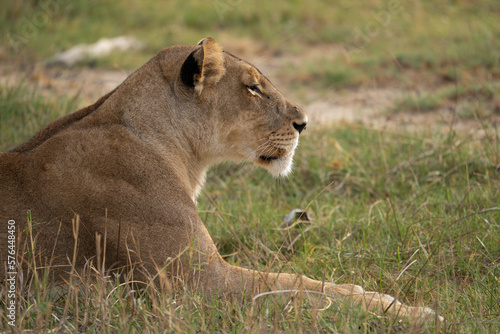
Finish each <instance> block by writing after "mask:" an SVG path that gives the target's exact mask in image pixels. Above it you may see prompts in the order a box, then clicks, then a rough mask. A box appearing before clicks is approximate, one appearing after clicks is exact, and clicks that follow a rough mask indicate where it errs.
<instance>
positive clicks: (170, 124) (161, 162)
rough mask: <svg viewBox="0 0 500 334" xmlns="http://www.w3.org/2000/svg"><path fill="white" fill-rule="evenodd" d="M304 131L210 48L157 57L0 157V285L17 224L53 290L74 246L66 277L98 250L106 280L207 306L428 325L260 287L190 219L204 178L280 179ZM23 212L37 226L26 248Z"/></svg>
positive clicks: (370, 301) (280, 283)
mask: <svg viewBox="0 0 500 334" xmlns="http://www.w3.org/2000/svg"><path fill="white" fill-rule="evenodd" d="M306 124H307V116H306V115H305V113H304V111H303V110H302V109H301V108H300V107H298V106H297V105H295V104H294V103H292V102H290V101H288V100H287V99H286V98H285V97H284V96H283V95H281V94H280V93H279V92H278V91H277V90H276V88H275V87H274V86H273V85H272V84H271V82H270V81H269V80H268V79H267V78H266V77H264V76H263V75H262V73H261V72H259V70H257V69H256V68H255V67H254V66H252V65H250V64H249V63H247V62H246V61H244V60H241V59H239V58H237V57H235V56H233V55H232V54H230V53H228V52H224V51H222V50H221V48H220V47H219V46H218V45H217V44H216V43H215V41H214V40H213V39H212V38H205V39H203V40H202V41H200V42H199V43H198V44H197V45H183V46H173V47H170V48H167V49H164V50H163V51H161V52H160V53H159V54H158V55H157V56H156V57H154V58H152V59H151V60H150V61H149V62H148V63H146V64H145V65H144V66H142V67H141V68H140V69H139V70H137V71H136V72H135V73H133V74H131V75H130V76H129V77H128V78H127V79H126V80H125V81H124V82H123V83H122V84H121V85H119V86H118V87H117V88H116V89H115V90H113V91H112V92H110V93H108V94H107V95H105V96H103V97H102V98H101V99H99V100H98V101H97V102H96V103H95V104H94V105H91V106H89V107H86V108H83V109H81V110H79V111H76V112H74V113H72V114H69V115H67V116H65V117H62V118H60V119H58V120H56V121H54V122H52V123H50V124H49V125H47V126H46V127H45V128H43V129H42V130H41V131H40V132H39V133H37V134H36V135H35V136H34V137H33V138H31V139H30V140H28V141H27V142H25V143H24V144H22V145H20V146H19V147H17V148H14V149H12V150H10V151H8V152H2V153H1V154H0V203H1V206H0V233H1V247H0V252H1V260H2V266H1V269H0V270H1V272H0V273H1V275H0V277H1V278H2V279H3V278H4V277H5V276H6V272H5V265H4V264H5V261H6V260H7V253H6V250H7V247H6V245H7V231H8V222H9V221H15V222H16V224H18V226H17V233H18V242H19V244H22V242H23V240H26V239H28V240H29V241H28V243H29V244H30V245H32V242H31V240H34V242H33V243H34V245H35V246H34V247H35V254H37V259H38V265H40V266H44V265H47V264H50V265H51V266H52V267H53V270H52V272H53V273H54V272H55V273H57V274H56V275H55V276H58V277H59V276H64V275H65V273H67V272H69V271H70V268H71V265H70V262H72V259H73V250H74V246H75V239H77V240H78V243H77V246H78V247H77V248H78V249H77V256H76V257H75V260H76V261H75V263H74V265H75V267H76V268H77V269H78V268H83V267H84V265H85V263H86V262H87V261H88V260H89V259H92V258H94V257H95V256H96V249H101V250H102V249H104V248H105V250H106V251H105V252H104V254H105V256H104V257H103V259H102V261H105V263H106V264H107V265H108V267H114V268H126V267H127V266H128V268H135V269H134V272H137V273H138V275H141V274H143V275H146V274H148V275H150V276H149V277H152V276H154V275H155V274H156V273H158V271H161V270H165V271H166V272H168V273H169V274H170V275H171V276H175V277H183V278H184V279H185V281H186V283H187V284H189V285H190V286H192V287H194V288H196V289H199V290H201V291H203V292H204V293H207V294H212V295H213V294H216V293H217V294H220V295H224V296H227V297H229V296H230V297H231V298H236V299H242V298H244V297H251V296H253V295H255V294H256V293H259V292H263V291H265V290H299V291H315V292H316V293H318V292H324V293H325V294H326V295H328V296H333V297H334V298H339V299H344V298H349V299H350V300H352V301H354V302H355V303H358V304H362V305H364V306H365V307H367V308H369V309H372V310H376V309H378V310H379V311H380V312H385V311H387V312H390V313H398V314H401V315H405V316H409V317H425V316H427V315H430V314H433V311H432V310H431V309H429V308H425V307H411V306H407V305H403V304H401V303H399V302H397V301H395V300H394V298H392V297H391V296H388V295H384V294H379V293H375V292H366V291H364V290H363V288H361V287H359V286H356V285H351V284H343V285H335V284H332V283H328V282H326V283H325V282H320V281H315V280H312V279H310V278H307V277H304V276H296V275H290V274H273V273H260V272H257V271H253V270H249V269H244V268H240V267H236V266H232V265H229V264H228V263H227V262H226V261H224V260H223V259H222V257H221V256H220V255H219V253H218V252H217V248H216V247H215V245H214V243H213V241H212V239H211V238H210V235H209V234H208V232H207V230H206V228H205V226H204V225H203V222H202V221H201V219H200V217H199V216H198V213H197V211H196V196H197V194H198V193H199V191H200V189H201V187H202V185H203V183H204V180H205V174H206V171H207V169H208V168H209V166H211V165H213V164H216V163H219V162H221V161H223V160H233V161H241V160H247V161H251V162H253V163H255V164H256V165H258V166H261V167H263V168H265V169H267V170H268V171H269V172H270V173H271V174H273V175H276V176H279V175H287V174H288V173H290V170H291V166H292V158H293V155H294V150H295V148H296V147H297V143H298V139H299V134H300V133H301V132H302V131H303V130H304V129H305V128H306ZM28 210H30V211H31V214H32V217H33V219H34V220H35V221H36V222H37V223H38V224H37V225H35V226H34V227H33V228H32V231H33V232H32V235H29V229H27V227H26V224H27V223H26V221H27V218H26V213H27V211H28ZM75 214H78V215H79V217H80V219H79V221H80V224H79V225H78V226H79V227H78V226H76V224H75ZM77 227H78V228H77ZM104 243H105V244H104ZM186 250H187V251H186ZM188 253H189V256H187V254H188ZM48 259H50V260H48ZM172 259H173V260H172ZM167 263H170V264H171V265H167V266H166V265H165V264H167ZM174 263H175V265H174Z"/></svg>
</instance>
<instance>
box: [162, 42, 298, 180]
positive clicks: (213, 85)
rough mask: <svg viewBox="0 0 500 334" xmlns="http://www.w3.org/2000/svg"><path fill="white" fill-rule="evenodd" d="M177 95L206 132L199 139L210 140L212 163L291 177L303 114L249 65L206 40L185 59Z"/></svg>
mask: <svg viewBox="0 0 500 334" xmlns="http://www.w3.org/2000/svg"><path fill="white" fill-rule="evenodd" d="M167 50H168V49H167ZM175 91H176V95H177V97H178V98H179V100H181V101H185V103H186V107H187V110H189V114H190V115H191V116H193V117H194V118H196V120H195V121H197V122H198V126H196V128H197V129H200V128H201V129H203V130H201V131H202V132H203V131H209V132H210V133H209V135H205V136H203V138H212V139H210V140H206V139H205V140H206V141H208V142H209V143H205V144H209V146H211V147H210V148H209V149H208V150H209V151H211V152H212V155H213V156H214V157H216V160H220V161H222V160H233V161H241V160H246V161H251V162H253V163H255V164H257V165H258V166H261V167H263V168H265V169H267V170H268V171H269V172H270V173H271V174H273V175H275V176H278V175H282V176H286V175H288V174H289V173H290V171H291V166H292V160H293V155H294V151H295V148H296V147H297V144H298V140H299V134H300V133H301V132H302V130H304V129H305V127H306V124H307V116H306V115H305V113H304V111H303V110H302V109H301V108H300V107H299V106H297V105H296V104H294V103H292V102H290V101H289V100H287V99H286V98H285V97H284V96H283V95H282V94H281V93H280V92H279V91H278V90H277V89H276V88H275V87H274V85H273V84H272V83H271V82H270V81H269V79H267V78H266V77H265V76H264V75H263V74H262V73H261V72H260V71H259V70H258V69H257V68H255V67H254V66H253V65H251V64H249V63H248V62H246V61H244V60H242V59H240V58H238V57H235V56H234V55H232V54H230V53H229V52H225V51H222V50H221V48H220V47H219V46H218V45H217V44H216V43H215V41H214V40H213V39H212V38H205V39H203V40H201V41H200V42H199V43H198V45H197V47H196V48H195V49H194V50H193V51H192V52H190V54H189V55H188V57H187V58H186V59H185V60H184V62H183V64H182V66H181V69H180V72H179V74H178V80H177V83H176V90H175ZM188 105H189V107H188ZM193 114H194V115H193ZM200 122H202V123H200ZM198 131H200V130H198ZM198 135H199V134H198ZM206 149H207V147H205V148H204V149H200V150H198V151H203V150H206Z"/></svg>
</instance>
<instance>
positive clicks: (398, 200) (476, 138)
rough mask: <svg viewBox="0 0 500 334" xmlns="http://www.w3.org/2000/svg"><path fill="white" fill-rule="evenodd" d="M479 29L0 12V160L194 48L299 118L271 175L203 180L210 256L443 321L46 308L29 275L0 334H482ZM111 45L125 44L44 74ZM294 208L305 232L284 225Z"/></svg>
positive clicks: (294, 7)
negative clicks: (47, 127) (141, 71)
mask: <svg viewBox="0 0 500 334" xmlns="http://www.w3.org/2000/svg"><path fill="white" fill-rule="evenodd" d="M499 16H500V3H498V2H497V1H493V0H489V1H488V0H481V1H474V2H469V1H459V0H457V1H440V2H437V1H436V2H433V1H403V0H401V1H389V0H387V1H383V0H372V1H338V2H336V3H334V2H330V3H327V2H325V1H320V0H313V1H307V2H298V1H275V2H265V3H258V2H244V1H240V0H232V1H230V0H227V1H226V0H215V1H169V2H167V1H161V2H155V1H151V0H147V1H132V2H127V3H126V2H116V1H109V0H104V1H99V2H97V1H71V2H70V1H62V0H61V1H35V0H29V1H16V2H14V1H12V2H10V3H8V4H2V11H1V12H0V30H1V32H2V34H1V36H0V39H1V43H0V75H1V79H0V81H1V86H0V108H1V109H0V149H3V150H6V149H9V148H12V147H14V146H15V145H17V144H20V143H21V142H22V141H24V140H26V139H27V138H29V137H30V136H32V135H33V134H34V133H35V132H36V131H37V130H39V129H40V128H41V127H42V126H43V125H44V124H46V123H47V122H49V121H51V120H53V119H55V118H57V117H59V116H61V115H64V114H66V113H68V112H71V111H73V110H76V109H77V108H79V107H82V106H85V105H88V104H89V103H92V102H94V101H95V100H96V99H97V98H98V97H99V96H101V95H102V94H104V93H106V92H107V91H109V90H111V89H112V88H114V86H115V85H117V84H118V83H119V82H120V81H121V80H123V79H124V78H125V77H126V75H127V74H128V73H130V71H132V70H133V69H135V68H137V67H139V66H140V65H141V64H142V63H144V62H145V61H147V60H148V59H149V58H150V57H152V56H153V55H154V54H155V53H156V52H157V51H158V50H160V49H162V48H163V47H166V46H170V45H176V44H183V43H189V44H193V43H196V42H197V41H198V40H200V39H201V38H202V37H205V36H212V37H214V38H215V39H216V40H217V41H219V42H220V43H221V44H222V45H223V46H224V47H225V49H227V50H229V51H232V52H233V53H235V54H236V55H239V56H241V57H242V58H244V59H247V60H249V61H250V62H252V63H254V64H255V65H257V66H258V67H259V68H260V69H261V70H262V71H263V72H264V74H266V75H268V77H270V79H271V80H272V81H273V82H274V83H275V84H276V86H277V87H278V88H279V89H280V90H281V91H283V92H284V93H285V95H287V96H288V97H289V98H290V99H291V100H294V101H296V102H299V103H301V104H302V105H303V106H304V107H305V109H306V111H307V112H308V113H309V115H310V119H311V122H310V123H311V124H310V126H308V129H307V131H305V132H304V134H303V136H302V141H301V145H300V146H299V148H298V151H297V157H296V164H295V168H294V173H293V174H292V176H290V177H289V178H287V179H282V180H276V179H273V178H272V177H270V176H269V175H267V174H266V173H265V172H264V171H262V170H259V169H256V168H255V167H252V166H250V165H248V164H242V165H235V164H223V165H220V166H218V167H215V168H213V169H212V171H211V172H210V175H209V180H208V183H207V186H206V188H205V191H204V192H203V194H202V195H201V196H200V199H199V211H200V215H201V217H202V219H203V221H204V222H205V223H206V225H207V227H208V229H209V231H210V233H211V235H212V237H213V238H214V240H215V241H216V244H217V246H218V248H219V250H220V252H221V254H223V255H224V256H225V257H226V259H227V260H228V261H229V262H231V263H234V264H238V265H241V266H245V267H252V268H259V269H261V270H269V271H283V272H285V271H286V272H296V273H304V274H307V275H309V276H311V277H313V278H316V279H319V280H321V279H324V280H328V281H334V282H338V283H355V284H358V285H361V286H363V287H365V288H366V289H367V290H372V291H380V292H384V293H388V294H392V295H397V296H398V298H399V299H400V300H401V301H403V302H405V303H408V304H412V305H426V306H429V307H432V308H434V309H436V310H437V311H438V312H439V314H440V315H442V316H444V317H445V319H446V320H445V322H443V323H437V324H436V323H435V322H433V321H429V322H426V323H423V324H410V323H408V322H406V321H404V320H401V321H399V320H397V319H393V318H390V317H387V318H386V317H380V316H377V315H376V314H371V313H368V312H365V311H363V310H361V309H359V308H356V307H353V306H351V305H348V304H346V303H336V302H333V303H332V304H331V305H330V307H329V308H327V309H325V310H317V309H316V308H313V307H310V306H309V305H307V303H306V302H304V303H302V301H301V300H300V299H295V300H293V301H291V302H289V301H288V300H281V301H280V300H277V299H276V298H275V297H276V296H267V297H261V298H260V299H259V300H258V302H257V303H252V302H251V301H248V303H247V305H245V306H243V307H242V306H241V305H235V304H230V303H226V302H223V301H218V300H205V299H203V297H202V296H200V295H197V294H196V293H193V292H190V291H177V292H173V291H171V290H170V289H168V286H167V285H165V286H159V287H158V286H157V287H148V288H146V289H142V290H134V286H131V285H120V284H119V283H113V282H111V283H102V282H101V281H100V280H99V279H96V278H95V277H93V278H90V277H75V279H74V282H73V285H74V287H73V288H71V289H70V291H69V292H68V293H67V294H63V295H62V296H57V297H54V295H50V294H49V293H48V290H47V284H46V283H45V282H44V281H43V277H39V278H38V280H34V281H32V282H31V283H27V282H23V283H21V282H18V287H19V290H23V289H24V290H23V291H26V289H27V288H31V292H30V293H23V292H22V291H20V293H19V295H18V296H17V307H18V310H17V320H16V326H15V327H12V326H9V325H8V324H7V321H8V319H7V318H6V315H5V311H6V309H5V304H4V302H5V301H6V300H7V299H6V298H7V297H6V291H5V287H4V288H3V290H2V306H1V309H2V313H0V317H1V323H0V330H1V331H7V332H9V331H10V332H18V331H19V332H22V331H23V330H27V331H32V332H49V331H51V330H53V331H68V332H89V333H91V332H113V333H115V332H123V333H129V332H242V331H243V332H252V333H253V332H361V333H363V332H450V333H455V332H457V333H498V332H500V297H499V296H500V267H499V264H500V226H499V222H500V139H499V133H498V124H497V121H498V120H499V119H500V82H499V78H500V60H499V59H500V21H499V20H498V17H499ZM119 35H128V36H134V37H136V38H138V39H139V40H141V41H142V42H144V45H145V47H144V48H143V49H141V50H138V51H137V50H135V51H127V52H122V53H120V52H114V53H112V54H111V55H109V56H107V57H104V58H100V59H87V60H85V61H84V62H83V63H80V64H79V65H76V66H73V67H71V68H67V67H61V66H51V67H50V66H47V65H46V60H47V59H50V57H52V56H53V55H54V54H56V53H58V52H61V51H64V50H66V49H68V48H70V47H72V46H74V45H75V44H79V43H94V42H95V41H97V40H98V39H99V38H101V37H115V36H119ZM0 186H1V185H0ZM294 208H301V209H307V212H308V213H309V214H310V215H311V216H312V218H313V219H312V221H311V222H297V224H294V225H293V226H288V227H287V226H284V225H283V216H284V215H285V214H286V213H287V212H289V211H290V210H291V209H294ZM0 246H1V247H6V246H4V245H0ZM89 276H95V275H89ZM23 284H24V285H23ZM29 284H30V285H29ZM325 303H326V302H325Z"/></svg>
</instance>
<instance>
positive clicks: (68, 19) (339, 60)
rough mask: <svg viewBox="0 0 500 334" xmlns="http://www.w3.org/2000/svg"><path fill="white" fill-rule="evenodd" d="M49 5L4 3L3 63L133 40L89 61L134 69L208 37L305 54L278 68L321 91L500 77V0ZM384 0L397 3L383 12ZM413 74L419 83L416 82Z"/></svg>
mask: <svg viewBox="0 0 500 334" xmlns="http://www.w3.org/2000/svg"><path fill="white" fill-rule="evenodd" d="M51 3H52V4H53V5H52V6H51V7H47V6H46V5H44V4H45V2H44V1H37V0H24V1H15V2H9V3H7V4H5V5H4V6H3V7H2V13H1V14H0V32H1V35H0V42H1V45H3V46H4V47H3V48H2V49H0V55H2V56H3V58H4V59H6V60H11V61H16V62H28V63H32V62H33V61H43V60H46V59H48V58H49V57H51V56H52V55H54V54H55V53H57V52H61V51H63V50H66V49H68V48H70V47H72V46H74V45H75V44H79V43H93V42H95V41H97V40H98V39H99V38H102V37H114V36H118V35H132V36H135V37H137V38H138V39H140V40H142V41H144V42H145V44H146V48H145V49H144V50H142V51H140V52H126V53H114V54H112V55H111V56H109V57H107V58H104V59H101V60H97V61H95V62H91V63H92V64H93V65H97V66H100V67H106V68H116V67H117V68H127V69H135V68H137V67H138V66H140V65H141V64H143V63H144V62H145V61H146V60H147V59H149V58H150V57H151V55H152V54H154V53H155V52H157V51H158V50H160V49H162V48H164V47H166V46H171V45H176V44H185V43H188V44H193V43H196V42H197V41H198V40H199V39H201V38H202V37H205V36H207V35H210V36H212V37H215V38H216V40H219V41H220V42H221V43H222V45H224V42H225V41H226V42H227V43H228V44H231V43H230V42H231V41H235V40H238V39H240V38H241V37H249V38H251V39H254V40H255V41H259V42H263V43H264V46H265V47H266V49H267V50H269V51H275V52H276V51H277V52H285V53H286V54H290V53H292V54H295V55H301V57H304V58H306V60H305V61H303V62H301V63H300V64H297V63H296V62H290V63H288V62H285V63H283V64H282V65H283V66H284V70H283V73H284V74H287V73H288V74H289V76H288V79H289V80H292V81H295V82H296V83H299V84H300V83H301V79H304V82H303V84H308V83H309V82H311V81H312V84H313V85H314V86H315V88H321V89H325V88H327V87H331V88H338V87H339V86H345V87H351V86H352V85H355V84H358V83H359V82H366V81H367V80H368V81H370V82H372V83H376V84H378V85H382V84H387V83H391V82H392V83H393V82H394V80H396V81H398V82H401V81H402V82H404V83H405V85H408V86H410V87H412V86H413V85H415V84H416V83H434V84H435V83H436V82H447V81H448V80H450V79H451V80H453V81H455V80H456V77H459V78H462V79H460V80H466V82H468V80H470V78H471V77H472V78H476V79H477V80H481V81H483V82H484V81H487V76H489V75H490V76H491V75H492V76H493V78H494V80H497V79H498V77H499V76H500V60H499V57H498V54H499V52H500V25H499V24H498V15H500V3H498V2H497V1H492V0H481V1H475V2H467V1H442V2H439V3H436V2H435V1H430V0H424V1H418V2H415V1H405V0H401V1H395V2H394V1H391V2H390V1H385V0H371V1H368V2H367V1H359V0H358V1H344V2H340V3H339V2H325V1H321V0H313V1H307V2H303V1H302V2H301V1H274V2H272V3H261V2H248V1H246V2H245V1H240V0H237V1H226V0H214V1H200V0H193V1H160V2H158V1H152V0H146V1H132V2H126V3H122V2H116V1H111V0H104V1H83V0H78V1H71V2H61V3H63V4H60V5H54V3H56V2H55V1H53V2H51ZM390 3H396V4H399V6H397V8H396V9H393V10H392V12H389V4H390ZM47 8H48V9H47ZM97 23H98V24H97ZM325 44H328V45H337V46H338V51H335V52H330V51H323V52H313V53H312V54H310V55H309V53H310V52H309V51H310V49H311V48H313V49H314V47H318V46H321V45H325ZM248 49H252V45H248ZM311 64H316V68H315V69H313V71H312V72H313V73H314V75H313V80H311V79H310V77H309V76H307V75H304V73H305V74H307V73H309V72H310V67H311ZM297 73H299V75H297ZM301 73H302V74H301ZM322 73H323V74H322ZM415 74H417V75H419V76H420V78H421V80H415V78H414V75H415ZM318 76H319V77H320V78H319V79H317V77H318ZM468 78H469V79H468ZM329 83H331V85H329Z"/></svg>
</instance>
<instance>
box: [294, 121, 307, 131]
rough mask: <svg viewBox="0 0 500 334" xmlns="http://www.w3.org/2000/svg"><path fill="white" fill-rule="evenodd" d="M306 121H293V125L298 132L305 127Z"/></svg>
mask: <svg viewBox="0 0 500 334" xmlns="http://www.w3.org/2000/svg"><path fill="white" fill-rule="evenodd" d="M306 125H307V122H302V123H300V124H299V123H296V122H293V127H294V128H295V130H297V131H298V132H299V134H300V133H301V132H302V131H303V130H304V129H305V128H306Z"/></svg>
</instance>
